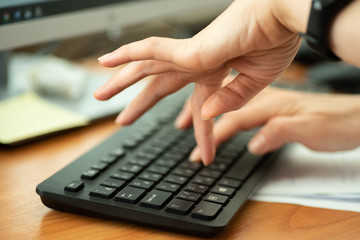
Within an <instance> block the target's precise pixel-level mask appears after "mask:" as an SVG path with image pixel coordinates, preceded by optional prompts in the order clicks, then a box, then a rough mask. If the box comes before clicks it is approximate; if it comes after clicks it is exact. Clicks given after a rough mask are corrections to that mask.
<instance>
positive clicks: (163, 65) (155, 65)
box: [94, 60, 181, 100]
mask: <svg viewBox="0 0 360 240" xmlns="http://www.w3.org/2000/svg"><path fill="white" fill-rule="evenodd" d="M180 70H181V69H180V68H179V67H176V66H175V65H174V64H171V63H167V62H161V61H154V60H147V61H140V62H132V63H130V64H128V65H126V66H125V67H123V68H122V69H120V70H119V71H118V72H117V73H116V74H115V75H114V76H112V78H111V79H110V80H109V81H108V82H107V83H106V84H105V85H104V86H102V87H101V88H99V89H98V90H97V91H96V92H95V94H94V95H95V97H96V98H97V99H98V100H107V99H109V98H111V97H113V96H115V95H116V94H118V93H120V92H121V91H123V90H124V89H126V88H128V87H129V86H131V85H132V84H134V83H136V82H138V81H139V80H141V79H143V78H145V77H147V76H150V75H156V74H161V73H166V72H169V71H180Z"/></svg>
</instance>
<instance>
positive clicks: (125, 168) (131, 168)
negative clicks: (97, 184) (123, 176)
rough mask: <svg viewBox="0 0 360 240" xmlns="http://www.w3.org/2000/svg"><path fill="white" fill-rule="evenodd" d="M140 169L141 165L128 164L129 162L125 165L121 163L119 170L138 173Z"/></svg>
mask: <svg viewBox="0 0 360 240" xmlns="http://www.w3.org/2000/svg"><path fill="white" fill-rule="evenodd" d="M141 169H142V167H141V166H138V165H130V164H126V165H123V166H122V167H121V168H120V170H121V171H124V172H129V173H134V174H136V173H138V172H140V171H141Z"/></svg>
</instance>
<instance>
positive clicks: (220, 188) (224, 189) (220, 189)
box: [211, 185, 235, 197]
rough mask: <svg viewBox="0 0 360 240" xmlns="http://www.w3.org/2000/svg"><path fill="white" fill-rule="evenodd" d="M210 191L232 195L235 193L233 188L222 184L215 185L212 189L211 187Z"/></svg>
mask: <svg viewBox="0 0 360 240" xmlns="http://www.w3.org/2000/svg"><path fill="white" fill-rule="evenodd" d="M211 192H212V193H218V194H222V195H226V196H229V197H232V196H233V195H234V193H235V188H231V187H224V186H219V185H217V186H215V187H214V188H213V189H211Z"/></svg>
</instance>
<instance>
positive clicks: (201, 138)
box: [191, 84, 220, 165]
mask: <svg viewBox="0 0 360 240" xmlns="http://www.w3.org/2000/svg"><path fill="white" fill-rule="evenodd" d="M219 87H220V86H217V85H212V86H206V85H202V84H195V89H194V94H193V95H192V102H191V105H192V110H193V111H192V114H193V124H194V131H195V138H196V142H197V144H198V147H199V150H200V152H201V159H202V162H203V163H204V165H209V164H210V163H211V162H212V161H213V159H214V156H215V151H216V147H215V141H214V136H213V128H214V120H204V119H202V117H201V114H200V109H201V106H202V104H203V103H204V101H205V100H206V99H207V98H208V96H210V95H211V94H212V93H213V92H215V91H216V90H217V89H218V88H219Z"/></svg>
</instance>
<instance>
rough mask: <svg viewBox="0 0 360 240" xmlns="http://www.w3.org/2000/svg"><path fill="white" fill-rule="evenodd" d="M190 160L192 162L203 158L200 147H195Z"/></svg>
mask: <svg viewBox="0 0 360 240" xmlns="http://www.w3.org/2000/svg"><path fill="white" fill-rule="evenodd" d="M189 160H190V161H191V162H198V161H200V160H201V153H200V149H199V148H198V147H196V148H194V150H193V151H192V153H191V154H190V157H189Z"/></svg>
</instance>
